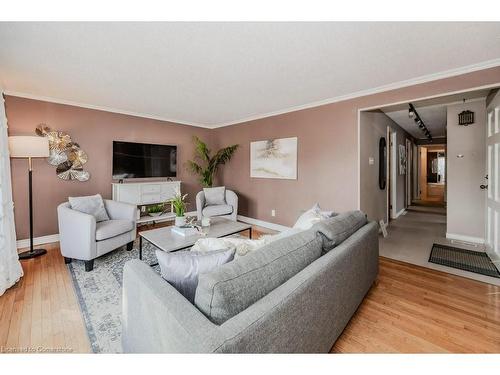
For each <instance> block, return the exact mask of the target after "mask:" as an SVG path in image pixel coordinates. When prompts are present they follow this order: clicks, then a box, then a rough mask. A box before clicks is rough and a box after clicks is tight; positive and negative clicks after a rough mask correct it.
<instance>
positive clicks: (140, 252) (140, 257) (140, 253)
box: [139, 236, 142, 260]
mask: <svg viewBox="0 0 500 375" xmlns="http://www.w3.org/2000/svg"><path fill="white" fill-rule="evenodd" d="M139 260H142V236H139Z"/></svg>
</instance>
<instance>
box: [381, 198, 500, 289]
mask: <svg viewBox="0 0 500 375" xmlns="http://www.w3.org/2000/svg"><path fill="white" fill-rule="evenodd" d="M387 232H388V236H387V237H386V238H384V237H382V236H380V237H379V238H380V242H379V244H380V256H383V257H386V258H390V259H395V260H399V261H402V262H406V263H411V264H415V265H419V266H423V267H427V268H431V269H434V270H438V271H443V272H447V273H450V274H453V275H458V276H463V277H467V278H470V279H474V280H478V281H482V282H486V283H490V284H494V285H500V279H498V278H494V277H489V276H484V275H480V274H476V273H472V272H468V271H463V270H459V269H456V268H451V267H446V266H441V265H439V264H434V263H429V261H428V260H429V256H430V253H431V250H432V245H433V244H434V243H440V244H447V245H450V246H456V247H461V248H464V249H469V250H476V251H483V246H482V245H477V246H468V245H466V244H464V243H461V242H457V241H453V240H448V239H446V209H445V208H441V207H422V206H410V207H409V208H408V210H407V211H406V213H405V214H403V215H401V216H400V217H399V218H398V219H396V220H393V221H391V222H390V224H389V226H388V228H387Z"/></svg>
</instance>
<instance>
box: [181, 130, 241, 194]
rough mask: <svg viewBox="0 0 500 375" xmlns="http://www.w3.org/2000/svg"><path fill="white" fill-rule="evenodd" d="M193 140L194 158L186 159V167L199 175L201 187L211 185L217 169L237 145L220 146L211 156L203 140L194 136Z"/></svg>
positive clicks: (230, 155)
mask: <svg viewBox="0 0 500 375" xmlns="http://www.w3.org/2000/svg"><path fill="white" fill-rule="evenodd" d="M193 141H194V144H195V157H194V160H188V162H187V167H188V169H189V170H190V171H191V172H192V173H194V174H197V175H198V176H199V181H200V183H201V185H202V186H203V187H212V186H213V182H214V176H215V173H216V172H217V169H219V166H221V165H223V164H226V163H227V162H228V161H229V160H231V158H232V156H233V154H234V153H235V151H236V150H237V149H238V146H239V145H232V146H228V147H224V148H221V149H220V150H219V151H217V152H216V153H215V155H213V156H211V155H210V154H211V151H210V150H209V149H208V147H207V145H206V143H205V142H203V141H202V140H200V139H199V138H198V137H196V136H194V137H193ZM200 162H201V163H200Z"/></svg>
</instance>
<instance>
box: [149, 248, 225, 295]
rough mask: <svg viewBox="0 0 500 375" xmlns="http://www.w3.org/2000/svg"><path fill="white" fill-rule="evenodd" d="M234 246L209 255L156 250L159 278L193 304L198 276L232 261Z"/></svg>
mask: <svg viewBox="0 0 500 375" xmlns="http://www.w3.org/2000/svg"><path fill="white" fill-rule="evenodd" d="M234 252H235V248H234V246H233V247H231V248H227V249H222V250H216V251H212V252H209V253H198V252H193V251H179V252H175V253H167V252H165V251H161V250H156V258H157V259H158V264H159V265H160V270H161V277H163V278H164V279H165V280H167V281H168V282H169V284H171V285H172V286H173V287H174V288H175V289H177V290H178V291H179V293H181V294H182V295H183V296H184V297H186V299H187V300H188V301H189V302H191V303H194V295H195V292H196V287H197V286H198V276H199V274H200V273H203V272H210V271H213V270H214V269H216V268H217V267H219V266H221V265H223V264H225V263H227V262H230V261H232V260H233V259H234Z"/></svg>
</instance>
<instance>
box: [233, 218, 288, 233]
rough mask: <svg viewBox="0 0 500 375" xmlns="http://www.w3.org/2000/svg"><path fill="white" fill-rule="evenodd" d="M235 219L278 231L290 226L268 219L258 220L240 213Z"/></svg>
mask: <svg viewBox="0 0 500 375" xmlns="http://www.w3.org/2000/svg"><path fill="white" fill-rule="evenodd" d="M237 219H238V220H239V221H242V222H244V223H247V224H252V225H257V226H259V227H263V228H267V229H272V230H275V231H278V232H283V231H285V230H288V229H290V227H287V226H285V225H281V224H275V223H270V222H268V221H263V220H258V219H254V218H251V217H246V216H242V215H238V217H237Z"/></svg>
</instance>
